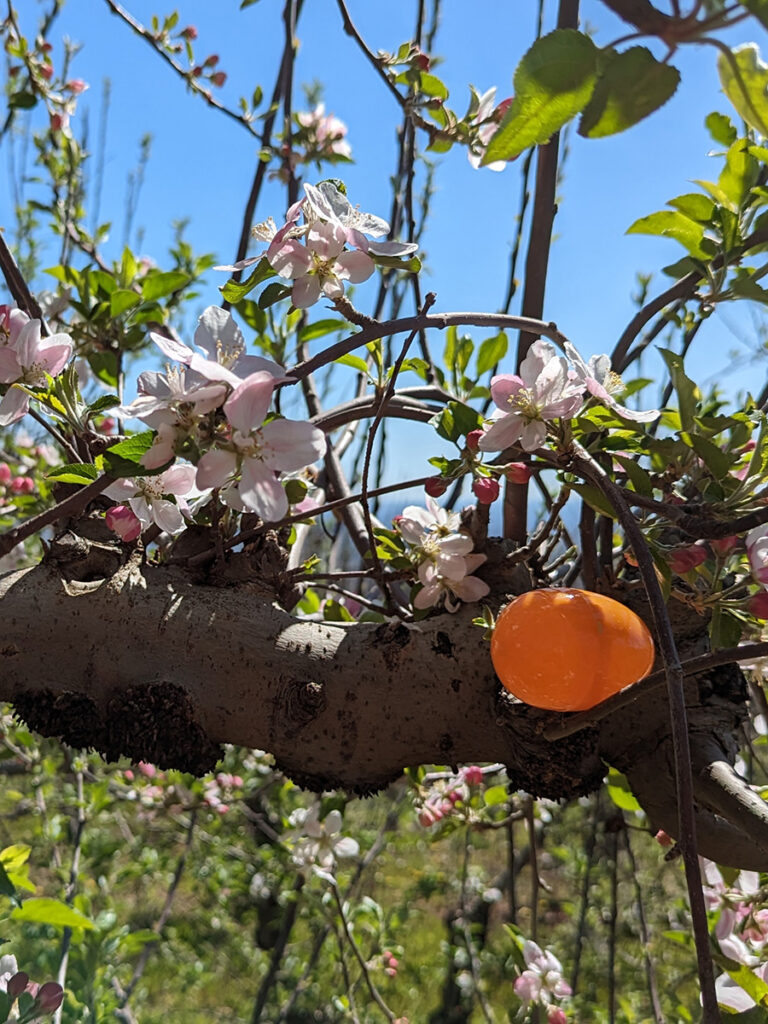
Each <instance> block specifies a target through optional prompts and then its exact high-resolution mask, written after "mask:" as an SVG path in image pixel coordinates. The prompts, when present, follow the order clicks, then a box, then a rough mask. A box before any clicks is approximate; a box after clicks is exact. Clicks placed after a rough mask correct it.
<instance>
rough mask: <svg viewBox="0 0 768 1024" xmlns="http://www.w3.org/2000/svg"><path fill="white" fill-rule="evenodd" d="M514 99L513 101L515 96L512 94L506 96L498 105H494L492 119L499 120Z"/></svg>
mask: <svg viewBox="0 0 768 1024" xmlns="http://www.w3.org/2000/svg"><path fill="white" fill-rule="evenodd" d="M514 101H515V97H514V96H507V98H506V99H505V100H502V101H501V103H500V104H499V105H498V107H496V109H495V110H494V112H493V119H494V121H501V120H502V118H503V117H504V115H505V114H506V112H507V111H508V110H509V108H510V107H511V106H512V104H513V103H514Z"/></svg>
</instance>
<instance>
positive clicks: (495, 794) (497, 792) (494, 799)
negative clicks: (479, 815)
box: [483, 786, 509, 807]
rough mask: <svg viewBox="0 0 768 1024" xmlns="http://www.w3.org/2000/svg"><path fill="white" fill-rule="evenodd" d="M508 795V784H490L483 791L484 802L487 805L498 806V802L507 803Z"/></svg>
mask: <svg viewBox="0 0 768 1024" xmlns="http://www.w3.org/2000/svg"><path fill="white" fill-rule="evenodd" d="M508 796H509V794H508V793H507V787H506V786H490V787H489V788H488V789H486V790H485V792H484V793H483V802H484V803H485V805H486V807H496V806H497V805H498V804H503V803H506V802H507V798H508Z"/></svg>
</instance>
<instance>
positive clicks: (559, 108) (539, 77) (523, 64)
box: [483, 28, 598, 164]
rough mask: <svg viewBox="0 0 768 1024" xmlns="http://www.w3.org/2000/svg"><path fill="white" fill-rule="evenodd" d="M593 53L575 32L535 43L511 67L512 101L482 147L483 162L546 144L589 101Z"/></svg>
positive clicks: (563, 31) (587, 40)
mask: <svg viewBox="0 0 768 1024" xmlns="http://www.w3.org/2000/svg"><path fill="white" fill-rule="evenodd" d="M597 59H598V49H597V47H596V46H595V44H594V43H593V42H592V40H591V39H590V38H589V36H587V35H584V34H583V33H582V32H577V31H576V30H575V29H570V28H562V29H555V31H554V32H550V33H549V35H546V36H542V38H541V39H537V40H536V42H535V43H534V44H533V46H532V47H531V48H530V50H528V52H527V53H526V54H525V56H524V57H523V59H522V60H521V61H520V63H519V64H518V66H517V69H516V71H515V76H514V90H515V98H514V100H513V101H512V103H511V105H510V107H509V110H507V112H506V114H505V115H504V119H503V120H502V122H501V124H500V125H499V128H498V130H497V131H496V132H495V134H494V135H493V136H492V138H491V141H490V142H489V143H488V148H487V149H486V152H485V156H484V157H483V163H484V164H488V163H492V162H493V161H494V160H511V159H512V158H513V157H516V156H519V154H520V153H522V152H523V150H525V149H527V148H528V147H529V146H533V145H537V144H539V143H542V142H547V140H548V139H549V138H550V137H551V136H552V135H553V134H554V133H555V132H556V131H558V129H560V128H562V127H563V125H564V124H566V122H568V121H570V119H571V118H572V117H574V116H575V115H576V114H578V113H579V111H581V110H583V109H584V107H585V106H586V105H587V103H588V102H589V98H590V96H591V95H592V90H593V89H594V85H595V79H596V76H597Z"/></svg>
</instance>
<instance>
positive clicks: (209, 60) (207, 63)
mask: <svg viewBox="0 0 768 1024" xmlns="http://www.w3.org/2000/svg"><path fill="white" fill-rule="evenodd" d="M218 63H219V55H218V53H212V54H211V56H210V57H206V58H205V60H204V61H203V67H204V68H215V67H216V65H217V64H218Z"/></svg>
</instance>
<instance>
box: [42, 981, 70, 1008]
mask: <svg viewBox="0 0 768 1024" xmlns="http://www.w3.org/2000/svg"><path fill="white" fill-rule="evenodd" d="M63 1001H64V989H63V988H62V987H61V985H59V983H58V982H57V981H46V983H45V984H44V985H41V986H40V988H39V989H38V992H37V1005H38V1007H39V1008H40V1009H41V1010H42V1011H43V1013H53V1012H54V1011H55V1010H58V1008H59V1007H60V1006H61V1004H62V1003H63Z"/></svg>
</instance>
